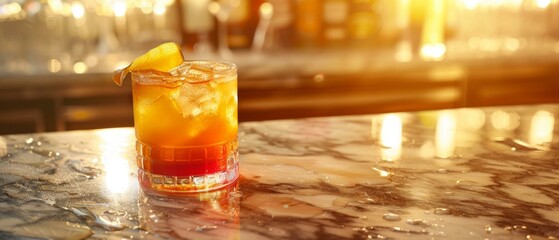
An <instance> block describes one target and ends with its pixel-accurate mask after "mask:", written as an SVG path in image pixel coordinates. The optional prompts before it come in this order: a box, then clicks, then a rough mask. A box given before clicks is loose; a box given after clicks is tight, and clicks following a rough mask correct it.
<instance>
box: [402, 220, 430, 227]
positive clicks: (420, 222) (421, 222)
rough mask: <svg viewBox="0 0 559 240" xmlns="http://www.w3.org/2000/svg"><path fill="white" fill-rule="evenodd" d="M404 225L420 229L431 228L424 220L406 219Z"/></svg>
mask: <svg viewBox="0 0 559 240" xmlns="http://www.w3.org/2000/svg"><path fill="white" fill-rule="evenodd" d="M406 223H408V224H409V225H413V226H422V227H430V226H431V224H429V223H428V222H427V221H426V220H424V219H408V220H406Z"/></svg>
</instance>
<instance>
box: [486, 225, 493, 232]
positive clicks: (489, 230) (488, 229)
mask: <svg viewBox="0 0 559 240" xmlns="http://www.w3.org/2000/svg"><path fill="white" fill-rule="evenodd" d="M491 231H492V229H491V225H485V233H487V234H490V233H491Z"/></svg>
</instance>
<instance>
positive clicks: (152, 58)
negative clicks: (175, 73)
mask: <svg viewBox="0 0 559 240" xmlns="http://www.w3.org/2000/svg"><path fill="white" fill-rule="evenodd" d="M183 61H184V57H183V56H182V52H181V47H180V46H179V45H178V44H176V43H174V42H167V43H163V44H161V45H159V46H157V47H155V48H153V49H151V50H149V51H148V52H147V53H145V54H144V55H142V56H139V57H137V58H136V59H134V61H132V63H131V64H130V65H128V67H125V68H122V69H119V70H116V71H115V72H114V74H113V81H114V82H115V83H116V84H117V85H119V86H121V85H122V81H123V80H124V78H125V77H126V75H128V73H130V72H133V71H137V70H148V69H153V70H157V71H160V72H168V71H169V70H171V69H173V68H175V67H177V66H179V65H180V64H181V63H182V62H183Z"/></svg>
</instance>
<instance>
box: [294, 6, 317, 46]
mask: <svg viewBox="0 0 559 240" xmlns="http://www.w3.org/2000/svg"><path fill="white" fill-rule="evenodd" d="M321 2H322V1H321V0H295V2H294V7H295V23H294V30H295V38H296V45H297V46H299V47H301V48H313V47H317V46H318V45H319V42H320V37H321V32H322V16H321V15H322V11H321V9H322V8H321Z"/></svg>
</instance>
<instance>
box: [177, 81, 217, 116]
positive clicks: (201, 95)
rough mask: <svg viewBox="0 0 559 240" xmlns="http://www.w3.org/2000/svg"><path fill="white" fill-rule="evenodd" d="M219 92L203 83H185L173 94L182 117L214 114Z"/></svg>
mask: <svg viewBox="0 0 559 240" xmlns="http://www.w3.org/2000/svg"><path fill="white" fill-rule="evenodd" d="M219 97H220V95H219V94H216V92H215V90H213V88H212V87H211V86H210V85H209V84H205V83H185V84H183V85H182V86H181V87H180V90H179V91H177V92H176V94H174V95H173V97H172V98H173V99H172V100H173V101H175V102H176V103H177V106H178V107H179V109H180V111H181V113H182V115H183V117H198V116H199V115H202V114H203V115H216V114H217V108H218V107H217V103H218V102H219Z"/></svg>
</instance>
